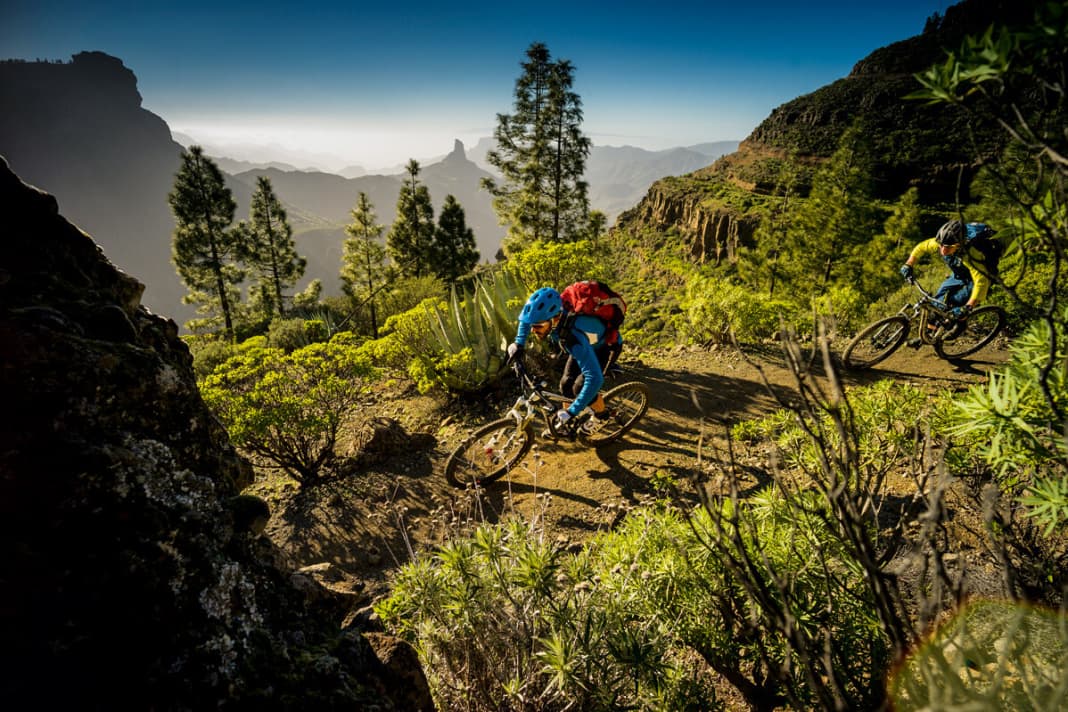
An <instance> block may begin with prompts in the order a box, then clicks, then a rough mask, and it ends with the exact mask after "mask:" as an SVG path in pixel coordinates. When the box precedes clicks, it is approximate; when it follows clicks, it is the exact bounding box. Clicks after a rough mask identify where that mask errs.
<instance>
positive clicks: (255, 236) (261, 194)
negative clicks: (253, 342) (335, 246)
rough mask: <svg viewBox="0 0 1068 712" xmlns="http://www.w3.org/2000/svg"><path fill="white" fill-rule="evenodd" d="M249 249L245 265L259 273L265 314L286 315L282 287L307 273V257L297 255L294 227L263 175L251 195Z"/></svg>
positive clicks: (289, 285)
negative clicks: (291, 225) (305, 271)
mask: <svg viewBox="0 0 1068 712" xmlns="http://www.w3.org/2000/svg"><path fill="white" fill-rule="evenodd" d="M249 229H250V233H249V237H250V242H249V246H248V247H249V252H248V254H247V255H246V257H245V261H246V264H247V265H248V266H249V267H251V268H252V269H253V270H255V271H256V273H257V274H258V280H257V285H255V286H254V287H253V288H254V289H257V290H258V291H259V292H260V293H262V294H263V295H264V296H265V297H268V299H266V300H265V304H264V309H265V311H266V312H267V313H266V314H265V316H270V314H271V312H273V311H277V313H278V316H285V306H284V301H283V296H282V290H283V289H285V288H288V287H292V286H293V285H294V284H296V283H297V281H298V280H299V279H300V278H301V277H303V276H304V268H305V266H306V265H307V260H305V259H304V258H303V257H301V256H300V255H298V254H297V247H296V244H295V243H294V242H293V229H292V228H291V227H290V226H289V222H288V221H287V220H286V211H285V210H284V209H283V208H282V203H281V202H280V201H279V200H278V198H277V197H276V196H275V194H274V190H273V189H272V188H271V180H270V179H269V178H267V176H260V177H259V178H258V179H257V181H256V192H255V193H253V194H252V206H251V208H250V210H249Z"/></svg>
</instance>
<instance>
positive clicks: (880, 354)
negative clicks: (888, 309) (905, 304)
mask: <svg viewBox="0 0 1068 712" xmlns="http://www.w3.org/2000/svg"><path fill="white" fill-rule="evenodd" d="M908 335H909V320H908V319H906V318H905V317H903V316H901V315H900V314H898V315H895V316H889V317H887V318H885V319H880V320H879V321H877V322H875V323H874V324H870V325H869V326H866V327H865V328H864V329H862V330H861V331H860V333H859V334H857V335H856V336H854V337H853V340H852V341H850V342H849V345H848V346H846V347H845V351H843V352H842V363H843V364H844V365H845V367H846V368H848V369H850V370H853V371H859V370H861V369H865V368H871V367H872V366H874V365H875V364H877V363H879V362H880V361H882V360H883V359H885V358H886V357H888V356H889V355H890V354H892V353H894V352H895V351H897V349H898V348H899V347H900V346H901V344H903V343H905V339H907V338H908Z"/></svg>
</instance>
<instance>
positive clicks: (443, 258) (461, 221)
mask: <svg viewBox="0 0 1068 712" xmlns="http://www.w3.org/2000/svg"><path fill="white" fill-rule="evenodd" d="M477 264H478V248H477V247H475V233H474V231H473V230H472V229H471V228H469V227H468V226H467V220H466V218H465V216H464V209H463V207H462V206H461V205H460V203H459V202H457V200H456V198H455V197H453V196H452V195H446V196H445V204H444V205H443V206H441V215H439V216H438V229H437V230H436V231H435V233H434V272H435V273H436V274H437V276H438V277H439V278H440V279H441V280H442V281H443V282H446V283H451V282H455V281H456V280H457V279H459V278H460V277H462V276H464V275H465V274H467V273H468V272H470V271H471V270H472V269H473V268H474V266H475V265H477Z"/></svg>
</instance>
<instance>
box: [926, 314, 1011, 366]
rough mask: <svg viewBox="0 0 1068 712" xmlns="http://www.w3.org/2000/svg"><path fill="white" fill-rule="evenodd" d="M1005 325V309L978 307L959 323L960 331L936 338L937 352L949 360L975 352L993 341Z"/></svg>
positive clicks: (935, 346)
mask: <svg viewBox="0 0 1068 712" xmlns="http://www.w3.org/2000/svg"><path fill="white" fill-rule="evenodd" d="M1004 327H1005V310H1004V309H1002V308H1001V307H996V306H993V305H987V306H985V307H978V308H977V309H975V310H973V311H972V313H971V314H969V315H968V318H967V319H965V320H964V323H963V324H960V325H958V327H957V328H959V329H960V331H959V332H956V333H954V332H949V333H948V334H944V335H943V336H941V337H939V338H936V339H935V342H934V348H935V352H936V353H937V354H938V355H939V356H941V357H942V358H944V359H948V360H952V359H955V358H961V357H962V356H968V355H969V354H974V353H975V352H976V351H978V350H979V349H981V348H983V347H984V346H986V345H987V344H989V343H990V342H991V341H993V340H994V337H995V336H997V335H998V334H999V333H1001V330H1002V329H1003V328H1004Z"/></svg>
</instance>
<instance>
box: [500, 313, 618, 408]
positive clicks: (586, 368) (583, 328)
mask: <svg viewBox="0 0 1068 712" xmlns="http://www.w3.org/2000/svg"><path fill="white" fill-rule="evenodd" d="M567 321H568V319H567V314H566V313H565V314H564V318H563V319H561V320H560V325H559V326H557V328H555V329H553V330H552V332H550V334H549V340H550V341H551V342H552V343H553V344H562V345H563V347H564V350H565V351H567V353H568V354H570V355H571V357H572V358H574V359H575V362H576V363H577V364H578V365H579V368H580V369H582V388H581V390H579V392H578V395H577V396H575V400H574V402H572V403H571V405H569V406H568V407H567V412H569V413H571V415H578V414H579V413H581V412H582V409H583V408H585V407H586V406H588V405H589V404H590V403H592V402H593V401H594V400H595V399H596V398H597V393H598V392H599V391H600V390H601V386H602V385H603V384H604V374H603V373H601V363H600V361H598V360H597V351H596V349H603V348H606V344H605V342H604V331H605V328H604V322H603V321H601V320H600V319H598V318H597V317H595V316H589V315H587V314H579V315H578V316H577V317H575V319H574V320H573V322H572V324H571V326H570V332H569V333H563V332H564V331H565V329H567V327H565V326H564V324H565V323H566V322H567ZM530 327H531V325H530V324H526V323H523V322H519V329H518V330H517V332H516V335H515V342H516V343H517V344H519V345H520V346H526V345H527V337H529V336H530ZM569 336H570V338H568V337H569Z"/></svg>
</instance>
